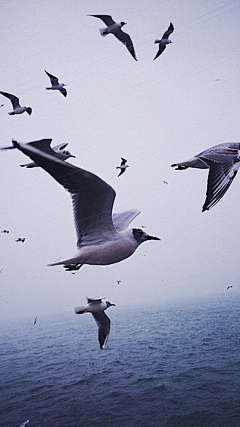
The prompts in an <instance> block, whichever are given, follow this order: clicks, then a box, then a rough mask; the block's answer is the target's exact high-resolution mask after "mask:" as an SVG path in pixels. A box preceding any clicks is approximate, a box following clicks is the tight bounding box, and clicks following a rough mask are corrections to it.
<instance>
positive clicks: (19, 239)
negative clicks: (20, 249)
mask: <svg viewBox="0 0 240 427" xmlns="http://www.w3.org/2000/svg"><path fill="white" fill-rule="evenodd" d="M25 240H26V237H18V238H17V239H15V242H22V243H24V242H25Z"/></svg>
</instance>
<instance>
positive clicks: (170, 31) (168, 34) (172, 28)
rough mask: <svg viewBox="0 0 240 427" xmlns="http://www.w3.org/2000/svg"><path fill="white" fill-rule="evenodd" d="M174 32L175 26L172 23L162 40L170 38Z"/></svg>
mask: <svg viewBox="0 0 240 427" xmlns="http://www.w3.org/2000/svg"><path fill="white" fill-rule="evenodd" d="M173 30H174V26H173V24H172V23H171V22H170V25H169V27H168V29H167V31H165V33H164V34H163V36H162V38H163V39H168V37H169V36H170V34H172V32H173Z"/></svg>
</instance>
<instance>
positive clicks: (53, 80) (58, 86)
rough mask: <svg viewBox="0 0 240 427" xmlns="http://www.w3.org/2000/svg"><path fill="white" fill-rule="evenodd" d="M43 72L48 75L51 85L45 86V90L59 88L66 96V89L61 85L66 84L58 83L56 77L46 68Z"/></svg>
mask: <svg viewBox="0 0 240 427" xmlns="http://www.w3.org/2000/svg"><path fill="white" fill-rule="evenodd" d="M44 71H45V73H46V74H47V75H48V77H50V80H51V85H52V86H51V87H46V89H47V90H59V91H60V92H61V93H62V94H63V96H65V97H66V96H67V90H66V89H65V88H64V87H63V86H66V85H65V83H59V81H58V78H57V77H55V76H53V75H52V74H50V73H48V72H47V71H46V70H44Z"/></svg>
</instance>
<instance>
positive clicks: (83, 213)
mask: <svg viewBox="0 0 240 427" xmlns="http://www.w3.org/2000/svg"><path fill="white" fill-rule="evenodd" d="M50 142H51V140H47V139H46V140H40V141H33V142H30V143H27V144H20V143H19V142H17V141H13V147H7V148H5V149H9V148H18V149H19V150H20V151H22V152H23V153H24V154H26V155H28V156H29V157H30V158H31V159H32V160H33V161H34V162H36V163H37V164H38V165H39V166H41V167H42V168H43V169H44V170H45V171H46V172H48V173H49V174H50V175H51V176H52V177H53V178H54V179H55V180H56V181H57V182H58V183H59V184H61V185H62V186H63V187H64V188H65V189H66V190H67V191H69V192H70V194H71V197H72V203H73V212H74V218H75V226H76V233H77V247H78V253H77V254H75V255H74V256H73V257H69V258H67V259H64V260H62V261H57V262H55V263H53V264H49V265H60V264H63V265H64V267H65V268H66V269H67V270H78V269H79V268H80V266H81V265H82V264H90V265H108V264H114V263H116V262H119V261H122V260H124V259H125V258H128V257H129V256H131V255H132V254H133V253H134V252H135V250H136V249H137V247H138V246H139V245H140V244H141V243H143V242H145V241H147V240H160V239H159V238H158V237H154V236H149V235H148V234H147V233H145V232H144V231H143V230H141V229H137V228H133V229H129V230H127V227H128V225H129V224H130V222H131V221H132V220H133V219H134V218H135V217H136V216H137V215H138V214H139V213H140V211H138V210H136V209H134V210H129V211H125V212H121V213H118V214H112V209H113V203H114V200H115V196H116V193H115V191H114V189H113V188H112V187H111V186H110V185H108V184H107V183H106V182H105V181H103V180H102V179H101V178H99V177H98V176H96V175H94V174H92V173H91V172H88V171H86V170H84V169H81V168H78V167H76V166H74V165H72V164H70V163H67V162H64V161H62V160H60V159H59V158H57V157H56V155H54V154H53V153H54V151H53V150H52V149H51V147H50ZM79 264H81V265H80V266H79Z"/></svg>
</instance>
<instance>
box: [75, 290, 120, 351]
mask: <svg viewBox="0 0 240 427" xmlns="http://www.w3.org/2000/svg"><path fill="white" fill-rule="evenodd" d="M103 299H104V298H87V305H85V306H82V307H76V308H74V310H75V313H76V314H84V313H91V314H92V315H93V317H94V319H95V321H96V323H97V326H98V341H99V344H100V349H101V350H102V349H103V347H104V345H106V344H107V340H108V337H109V333H110V325H111V322H110V319H109V317H108V316H107V315H106V314H105V313H104V310H106V309H107V308H109V307H111V306H115V304H112V303H111V302H110V301H106V302H102V300H103Z"/></svg>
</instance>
